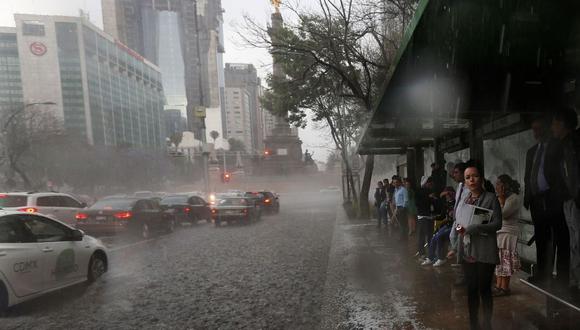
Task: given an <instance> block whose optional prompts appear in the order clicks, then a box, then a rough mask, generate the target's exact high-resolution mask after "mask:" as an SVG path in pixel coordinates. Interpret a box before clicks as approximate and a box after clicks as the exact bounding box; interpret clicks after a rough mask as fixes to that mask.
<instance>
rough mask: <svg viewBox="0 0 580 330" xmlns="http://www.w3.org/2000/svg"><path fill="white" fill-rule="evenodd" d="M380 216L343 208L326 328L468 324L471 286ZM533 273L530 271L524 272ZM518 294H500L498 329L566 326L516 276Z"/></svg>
mask: <svg viewBox="0 0 580 330" xmlns="http://www.w3.org/2000/svg"><path fill="white" fill-rule="evenodd" d="M397 234H398V233H397V232H396V231H393V232H391V231H390V230H389V229H386V228H385V227H384V226H382V227H381V228H378V227H377V222H376V220H371V221H357V220H349V219H347V217H346V215H345V213H344V211H343V210H342V208H340V207H339V209H338V210H337V220H336V225H335V229H334V237H333V243H332V247H331V251H330V259H329V264H328V274H327V281H326V285H325V300H324V303H323V307H322V320H321V328H324V329H467V328H468V327H469V322H468V310H467V296H466V292H465V287H454V286H453V282H454V281H455V278H456V272H459V271H460V268H453V267H451V266H450V265H449V264H446V265H444V266H443V267H439V268H434V267H432V266H428V267H424V266H420V264H419V262H418V259H417V258H414V257H413V254H414V253H415V246H416V243H415V237H411V238H409V240H408V241H407V242H404V243H401V242H400V241H399V238H398V235H397ZM521 274H522V275H521V276H523V277H526V274H525V273H521ZM511 289H512V294H511V295H510V296H507V297H498V298H494V315H493V325H494V328H495V329H556V328H557V329H562V328H566V327H565V326H562V325H556V324H554V322H550V321H548V319H547V317H546V298H545V297H544V296H543V295H541V294H539V293H536V292H535V291H533V290H532V289H530V288H528V287H527V286H525V285H523V284H521V283H520V282H519V280H518V279H517V278H512V284H511Z"/></svg>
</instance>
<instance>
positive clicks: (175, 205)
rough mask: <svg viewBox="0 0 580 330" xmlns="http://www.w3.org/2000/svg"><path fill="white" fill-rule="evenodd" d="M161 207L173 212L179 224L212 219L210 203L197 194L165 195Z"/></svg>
mask: <svg viewBox="0 0 580 330" xmlns="http://www.w3.org/2000/svg"><path fill="white" fill-rule="evenodd" d="M159 204H160V205H161V208H162V209H164V210H166V211H169V212H171V213H173V215H174V217H175V221H176V223H177V224H183V223H191V224H196V223H197V222H198V221H199V220H207V221H210V220H211V210H210V207H209V203H208V202H206V201H205V200H204V199H203V198H201V197H199V196H197V195H188V194H175V195H169V196H165V197H163V199H162V200H161V201H160V202H159Z"/></svg>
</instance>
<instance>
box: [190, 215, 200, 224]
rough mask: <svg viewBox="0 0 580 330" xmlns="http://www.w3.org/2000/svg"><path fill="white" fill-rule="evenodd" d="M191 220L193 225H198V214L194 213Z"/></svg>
mask: <svg viewBox="0 0 580 330" xmlns="http://www.w3.org/2000/svg"><path fill="white" fill-rule="evenodd" d="M189 221H191V225H192V226H195V225H197V222H198V221H199V219H198V218H197V215H192V216H191V220H189Z"/></svg>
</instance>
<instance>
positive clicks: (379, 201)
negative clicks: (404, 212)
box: [375, 181, 387, 227]
mask: <svg viewBox="0 0 580 330" xmlns="http://www.w3.org/2000/svg"><path fill="white" fill-rule="evenodd" d="M386 200H387V194H386V191H385V186H384V185H383V182H382V181H379V182H377V188H376V189H375V208H376V209H377V222H378V224H377V226H379V227H380V226H381V223H382V222H383V221H385V220H386V219H384V216H385V214H384V210H383V209H381V207H382V206H383V204H384V203H385V201H386Z"/></svg>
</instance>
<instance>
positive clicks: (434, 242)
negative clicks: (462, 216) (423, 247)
mask: <svg viewBox="0 0 580 330" xmlns="http://www.w3.org/2000/svg"><path fill="white" fill-rule="evenodd" d="M450 232H451V225H449V224H447V225H444V226H443V227H441V228H439V230H438V231H437V233H435V235H433V238H432V239H431V242H429V259H431V260H433V261H436V260H437V259H445V251H443V248H444V247H445V242H446V241H447V240H448V239H449V233H450Z"/></svg>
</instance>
